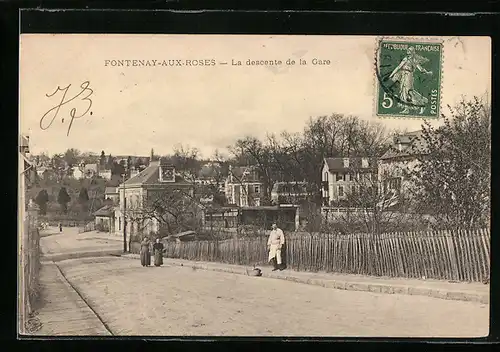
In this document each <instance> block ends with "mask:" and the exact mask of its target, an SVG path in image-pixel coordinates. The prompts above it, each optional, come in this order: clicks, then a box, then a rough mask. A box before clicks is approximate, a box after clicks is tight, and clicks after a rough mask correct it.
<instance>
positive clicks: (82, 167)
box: [68, 163, 99, 180]
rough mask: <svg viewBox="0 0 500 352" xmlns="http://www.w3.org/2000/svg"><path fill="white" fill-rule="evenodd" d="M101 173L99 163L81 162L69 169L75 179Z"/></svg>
mask: <svg viewBox="0 0 500 352" xmlns="http://www.w3.org/2000/svg"><path fill="white" fill-rule="evenodd" d="M98 174H99V165H98V164H84V163H81V164H79V165H76V166H74V167H72V168H71V170H69V171H68V175H70V176H71V177H73V178H74V179H77V180H81V179H83V178H92V177H94V176H97V175H98Z"/></svg>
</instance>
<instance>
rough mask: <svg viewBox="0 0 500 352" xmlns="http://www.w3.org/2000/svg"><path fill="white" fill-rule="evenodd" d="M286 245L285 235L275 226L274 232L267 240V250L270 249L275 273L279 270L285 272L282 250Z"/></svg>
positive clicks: (270, 258) (270, 257) (273, 227)
mask: <svg viewBox="0 0 500 352" xmlns="http://www.w3.org/2000/svg"><path fill="white" fill-rule="evenodd" d="M284 244H285V235H284V234H283V231H282V230H281V229H280V228H278V226H277V225H276V224H273V226H272V231H271V233H270V235H269V239H268V240H267V248H268V249H269V261H270V262H272V264H273V271H276V270H278V269H280V270H283V266H282V262H281V248H282V247H283V245H284Z"/></svg>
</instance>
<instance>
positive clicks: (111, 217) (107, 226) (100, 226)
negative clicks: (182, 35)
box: [94, 204, 115, 233]
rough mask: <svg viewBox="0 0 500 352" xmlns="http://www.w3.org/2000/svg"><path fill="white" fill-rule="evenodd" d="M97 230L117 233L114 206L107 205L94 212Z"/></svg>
mask: <svg viewBox="0 0 500 352" xmlns="http://www.w3.org/2000/svg"><path fill="white" fill-rule="evenodd" d="M94 216H95V220H94V221H95V226H96V230H98V231H102V232H109V233H114V232H115V228H114V227H115V207H114V205H111V204H109V205H105V206H103V207H102V208H100V209H98V210H97V211H95V212H94Z"/></svg>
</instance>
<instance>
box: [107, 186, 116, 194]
mask: <svg viewBox="0 0 500 352" xmlns="http://www.w3.org/2000/svg"><path fill="white" fill-rule="evenodd" d="M104 194H118V187H106V189H105V190H104Z"/></svg>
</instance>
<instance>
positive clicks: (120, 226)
mask: <svg viewBox="0 0 500 352" xmlns="http://www.w3.org/2000/svg"><path fill="white" fill-rule="evenodd" d="M121 229H122V218H121V217H120V218H118V230H120V231H121Z"/></svg>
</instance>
